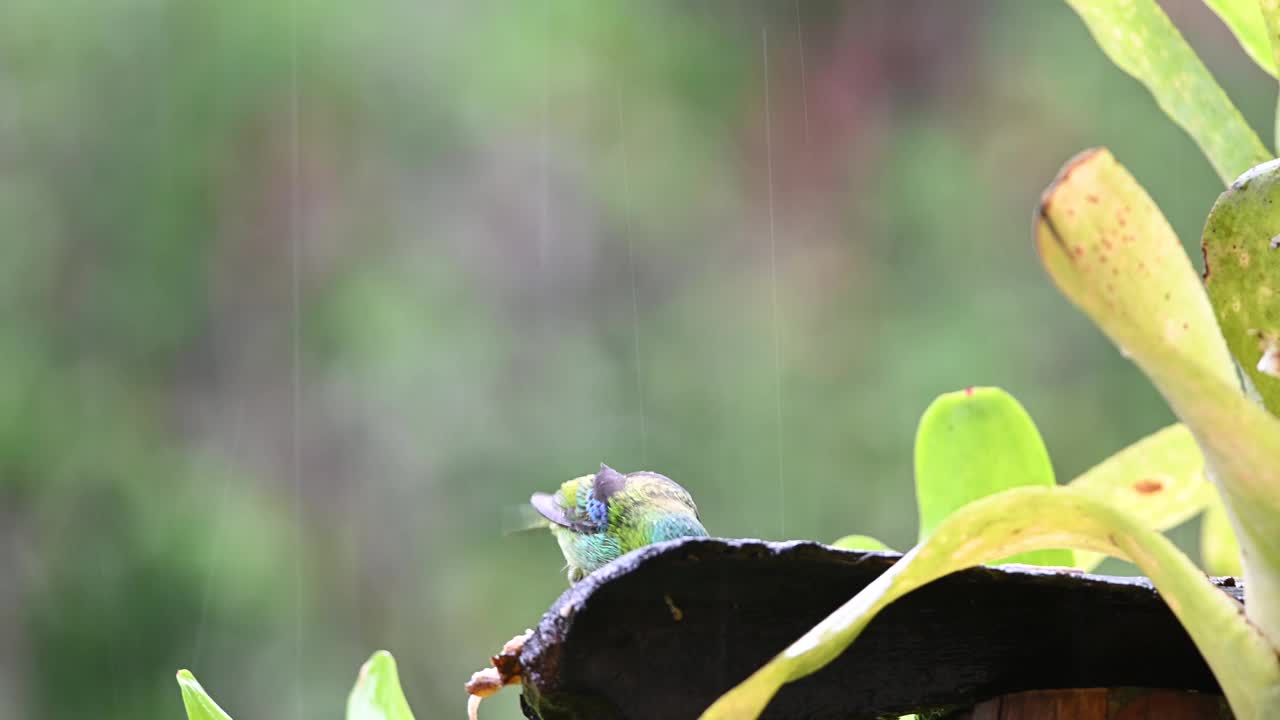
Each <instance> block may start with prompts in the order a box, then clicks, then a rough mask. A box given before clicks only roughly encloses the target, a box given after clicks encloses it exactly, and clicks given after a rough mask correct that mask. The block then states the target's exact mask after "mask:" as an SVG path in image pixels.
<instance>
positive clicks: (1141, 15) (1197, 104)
mask: <svg viewBox="0 0 1280 720" xmlns="http://www.w3.org/2000/svg"><path fill="white" fill-rule="evenodd" d="M1067 4H1069V5H1070V6H1071V7H1072V8H1074V9H1075V11H1076V12H1077V13H1078V14H1079V15H1080V17H1081V19H1083V20H1084V22H1085V24H1086V25H1087V26H1088V27H1089V32H1091V33H1092V34H1093V37H1094V40H1095V41H1097V43H1098V46H1099V47H1101V48H1102V51H1103V52H1105V53H1106V54H1107V57H1109V58H1111V61H1112V62H1114V63H1115V64H1116V65H1117V66H1118V67H1119V68H1120V69H1121V70H1124V71H1125V72H1127V73H1129V74H1130V75H1132V76H1133V77H1134V78H1136V79H1137V80H1138V81H1139V82H1141V83H1142V84H1143V85H1145V86H1146V87H1147V89H1148V90H1150V91H1151V94H1152V95H1153V96H1154V97H1155V99H1156V103H1157V104H1159V105H1160V108H1161V109H1162V110H1164V111H1165V114H1167V115H1168V116H1169V117H1170V118H1172V119H1173V121H1174V122H1175V123H1177V124H1178V125H1179V126H1180V127H1182V129H1184V130H1186V131H1187V132H1188V133H1189V134H1190V135H1191V137H1192V138H1193V139H1194V140H1195V141H1196V144H1198V145H1199V146H1200V149H1201V150H1202V151H1203V152H1204V154H1205V156H1206V157H1207V158H1208V159H1209V163H1210V164H1211V165H1213V169H1214V170H1216V171H1217V173H1218V176H1219V177H1221V178H1222V182H1223V183H1224V184H1225V183H1229V182H1231V180H1232V178H1235V177H1236V176H1238V175H1239V174H1240V173H1242V172H1244V171H1245V170H1248V169H1249V168H1251V167H1253V166H1254V165H1257V164H1258V163H1260V162H1263V161H1265V160H1268V159H1270V157H1271V155H1270V153H1269V152H1267V149H1266V147H1265V146H1264V145H1263V144H1262V141H1261V140H1259V139H1258V135H1257V133H1255V132H1254V131H1253V129H1252V128H1250V127H1249V124H1248V123H1247V122H1245V120H1244V117H1243V116H1242V115H1241V114H1240V111H1239V110H1237V109H1236V106H1235V105H1233V104H1232V103H1231V99H1230V98H1228V97H1227V94H1226V93H1225V92H1223V90H1222V88H1221V87H1220V86H1219V85H1218V83H1217V81H1215V80H1214V79H1213V76H1212V75H1210V74H1209V71H1208V69H1206V68H1205V66H1204V63H1202V62H1200V58H1199V57H1198V56H1197V55H1196V53H1195V51H1194V50H1192V49H1191V46H1190V45H1188V44H1187V41H1186V40H1185V39H1183V37H1182V35H1181V34H1180V33H1179V32H1178V29H1177V28H1176V27H1174V25H1173V23H1172V22H1171V21H1170V20H1169V17H1168V16H1167V15H1165V14H1164V11H1163V10H1161V9H1160V6H1159V5H1157V4H1156V0H1067Z"/></svg>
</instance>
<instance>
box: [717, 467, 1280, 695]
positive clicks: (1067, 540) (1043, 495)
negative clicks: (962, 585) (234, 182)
mask: <svg viewBox="0 0 1280 720" xmlns="http://www.w3.org/2000/svg"><path fill="white" fill-rule="evenodd" d="M1055 547H1073V548H1079V549H1083V550H1090V551H1094V552H1103V553H1107V554H1108V555H1114V556H1116V557H1120V558H1123V559H1127V560H1130V561H1131V562H1133V563H1135V564H1137V565H1138V567H1140V568H1141V569H1142V570H1143V572H1144V573H1146V575H1147V576H1148V577H1150V578H1151V581H1152V582H1153V583H1154V584H1155V586H1156V588H1157V589H1158V590H1159V591H1160V594H1161V595H1162V596H1163V597H1164V598H1165V601H1166V602H1167V603H1168V604H1169V607H1170V609H1171V610H1172V611H1173V612H1174V614H1175V615H1176V616H1177V617H1178V619H1179V621H1180V622H1181V623H1182V624H1183V626H1184V627H1186V628H1187V632H1188V633H1189V634H1190V635H1191V639H1192V640H1193V641H1194V642H1195V644H1196V647H1198V648H1199V649H1200V652H1201V653H1202V654H1203V655H1204V657H1205V660H1206V661H1207V662H1208V664H1209V667H1210V669H1212V670H1213V672H1214V675H1215V676H1216V677H1217V678H1218V680H1219V682H1220V683H1221V684H1222V687H1223V690H1224V692H1225V693H1226V696H1227V700H1228V701H1229V702H1230V703H1231V707H1232V710H1233V711H1234V712H1235V714H1236V717H1237V718H1240V720H1257V719H1259V718H1262V717H1263V714H1262V713H1263V712H1265V708H1266V707H1267V706H1266V705H1265V704H1264V703H1266V702H1269V701H1270V700H1271V699H1274V698H1276V697H1280V695H1277V694H1276V693H1277V692H1278V691H1280V658H1277V656H1276V653H1275V651H1274V650H1273V649H1272V648H1271V647H1270V646H1269V645H1268V644H1267V643H1266V642H1265V640H1263V638H1262V636H1261V635H1260V634H1259V633H1258V632H1257V631H1256V630H1255V629H1254V628H1253V626H1252V625H1250V624H1249V623H1248V622H1247V621H1246V620H1245V619H1244V616H1243V615H1242V614H1241V612H1240V605H1239V604H1238V603H1237V602H1236V601H1235V600H1233V599H1232V598H1231V597H1229V596H1228V595H1226V594H1225V593H1223V592H1221V591H1220V590H1218V589H1217V588H1216V587H1214V586H1213V584H1212V583H1211V582H1209V580H1208V579H1207V578H1206V577H1205V576H1204V574H1203V573H1201V572H1200V570H1199V569H1198V568H1197V567H1196V566H1195V564H1194V563H1192V562H1191V560H1190V559H1188V558H1187V557H1186V556H1185V555H1183V554H1182V553H1181V552H1179V551H1178V549H1177V548H1176V547H1175V546H1174V545H1173V543H1171V542H1170V541H1169V540H1168V539H1167V538H1165V537H1164V536H1163V535H1161V534H1160V533H1158V532H1156V531H1154V530H1150V529H1148V528H1146V527H1144V526H1143V524H1142V523H1140V522H1137V521H1136V520H1134V519H1133V518H1131V517H1129V516H1128V515H1127V514H1125V513H1124V512H1123V511H1121V510H1119V509H1117V508H1114V507H1112V506H1111V505H1108V504H1107V503H1104V502H1100V501H1098V500H1096V499H1094V498H1092V497H1089V496H1087V495H1085V494H1083V493H1080V492H1078V491H1076V490H1073V489H1071V488H1068V487H1056V488H1016V489H1014V490H1008V491H1005V492H1003V493H1000V494H998V495H992V496H990V497H987V498H984V499H982V500H979V501H978V502H975V503H973V504H971V505H968V506H966V507H965V508H963V509H961V510H960V511H958V512H956V513H954V514H952V515H951V516H950V517H948V518H947V519H946V520H945V521H944V522H943V523H942V525H940V526H939V527H938V528H937V530H936V532H934V533H933V534H932V535H931V536H930V537H929V539H928V540H927V541H926V542H924V543H923V544H921V545H918V546H916V547H915V548H914V549H913V550H911V552H909V553H907V554H906V555H904V556H903V558H902V559H901V560H899V561H898V562H897V563H896V564H894V566H893V567H892V568H890V569H889V570H887V571H886V572H885V573H884V574H883V575H881V576H880V577H879V578H877V579H876V580H875V581H874V582H872V583H871V584H870V585H868V586H867V587H866V588H864V589H863V590H862V592H860V593H858V594H857V595H855V596H854V597H853V598H852V599H851V600H849V601H848V602H847V603H845V604H844V605H842V606H841V607H840V608H838V609H837V610H836V611H835V612H833V613H832V614H831V615H829V616H827V618H826V619H824V620H823V621H822V622H820V623H819V624H818V625H816V626H815V627H814V628H813V629H812V630H810V631H809V632H808V633H806V634H805V635H804V636H803V637H801V638H800V639H799V640H796V641H795V642H794V643H792V644H791V645H790V646H789V647H787V648H786V649H785V650H783V651H782V652H781V653H779V654H778V655H777V656H775V657H774V658H773V660H771V661H770V662H769V663H768V664H767V665H765V666H764V667H762V668H760V669H759V670H757V671H756V672H755V673H754V674H753V675H751V677H749V678H747V679H746V680H745V681H743V682H742V683H741V684H739V685H738V686H737V687H735V688H733V689H732V690H730V691H729V692H728V693H726V694H725V695H723V696H721V697H720V699H719V700H717V701H716V702H715V704H714V705H712V706H711V707H710V708H708V709H707V711H706V712H704V713H703V715H702V718H703V720H729V719H730V718H732V719H733V720H741V719H743V718H755V717H758V716H759V715H760V713H761V712H763V711H764V709H765V706H766V705H767V704H768V703H769V700H770V699H771V698H772V697H773V696H774V694H775V693H776V692H777V691H778V689H779V688H781V687H782V685H784V684H786V683H788V682H791V681H792V680H796V679H798V678H801V677H804V676H805V675H808V674H810V673H813V672H815V671H817V670H818V669H819V668H821V667H822V666H824V665H826V664H827V663H829V662H831V660H833V659H835V658H836V657H837V656H838V655H839V654H840V653H841V652H843V651H844V649H845V648H846V647H848V645H849V644H850V643H851V642H853V641H854V639H855V638H857V637H858V635H859V633H861V632H862V629H863V628H864V627H866V625H867V623H868V622H870V621H871V619H872V618H873V617H875V615H876V613H878V612H879V611H880V610H881V609H882V608H884V607H885V606H887V605H888V604H889V603H891V602H893V601H894V600H896V599H897V598H899V597H901V596H903V595H905V594H907V593H909V592H911V591H912V590H914V589H916V588H918V587H921V586H922V585H925V584H927V583H930V582H932V581H933V580H936V579H937V578H939V577H942V576H943V575H946V574H948V573H952V572H955V571H957V570H962V569H965V568H968V567H972V566H974V565H978V564H980V563H984V562H988V561H990V560H994V559H996V558H999V557H1004V556H1007V555H1010V554H1013V553H1021V552H1029V551H1032V550H1040V549H1047V548H1055Z"/></svg>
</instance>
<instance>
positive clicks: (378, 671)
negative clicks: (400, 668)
mask: <svg viewBox="0 0 1280 720" xmlns="http://www.w3.org/2000/svg"><path fill="white" fill-rule="evenodd" d="M347 720H413V712H412V711H410V710H409V702H408V701H407V700H405V698H404V691H403V690H401V689H400V675H399V674H398V673H397V672H396V661H395V658H393V657H391V653H389V652H387V651H386V650H379V651H378V652H376V653H374V654H373V657H371V658H369V660H368V661H367V662H365V664H364V665H363V666H361V668H360V675H359V676H358V677H357V678H356V684H355V687H353V688H352V689H351V695H350V696H348V697H347Z"/></svg>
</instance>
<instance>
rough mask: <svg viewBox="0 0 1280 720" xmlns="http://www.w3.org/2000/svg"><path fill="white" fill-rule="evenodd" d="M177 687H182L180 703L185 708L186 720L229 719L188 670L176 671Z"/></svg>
mask: <svg viewBox="0 0 1280 720" xmlns="http://www.w3.org/2000/svg"><path fill="white" fill-rule="evenodd" d="M178 687H179V688H182V705H183V706H184V707H185V708H186V709H187V719H188V720H231V716H230V715H228V714H227V713H226V712H224V711H223V709H222V708H220V707H218V703H216V702H214V701H213V698H211V697H209V693H207V692H205V691H204V688H203V687H201V686H200V683H199V681H197V680H196V676H195V675H192V674H191V671H190V670H179V671H178Z"/></svg>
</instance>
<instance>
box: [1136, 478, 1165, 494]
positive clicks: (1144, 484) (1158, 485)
mask: <svg viewBox="0 0 1280 720" xmlns="http://www.w3.org/2000/svg"><path fill="white" fill-rule="evenodd" d="M1133 489H1134V490H1136V491H1137V492H1138V494H1139V495H1150V494H1152V493H1158V492H1160V491H1161V490H1163V489H1164V481H1162V480H1159V479H1157V478H1143V479H1141V480H1139V481H1138V482H1136V483H1134V484H1133Z"/></svg>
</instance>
